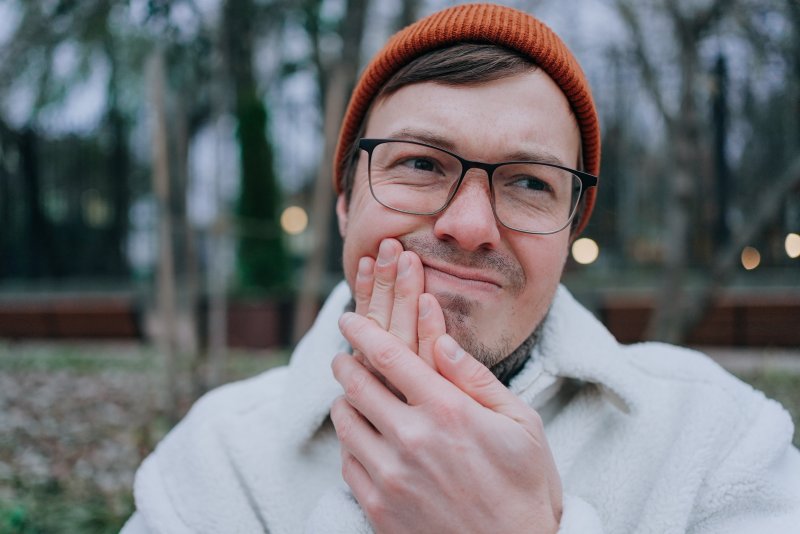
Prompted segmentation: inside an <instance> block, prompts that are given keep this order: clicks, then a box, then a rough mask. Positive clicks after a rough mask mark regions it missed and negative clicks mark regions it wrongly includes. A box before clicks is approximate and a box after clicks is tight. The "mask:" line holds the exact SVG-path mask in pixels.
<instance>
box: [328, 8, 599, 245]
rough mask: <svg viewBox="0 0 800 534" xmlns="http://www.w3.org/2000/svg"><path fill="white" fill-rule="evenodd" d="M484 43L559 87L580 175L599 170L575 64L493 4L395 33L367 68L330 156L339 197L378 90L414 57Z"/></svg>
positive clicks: (560, 47) (584, 88) (547, 37)
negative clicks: (513, 55)
mask: <svg viewBox="0 0 800 534" xmlns="http://www.w3.org/2000/svg"><path fill="white" fill-rule="evenodd" d="M463 42H470V43H489V44H496V45H499V46H503V47H505V48H510V49H512V50H516V51H517V52H519V53H521V54H523V55H524V56H527V57H529V58H530V59H531V60H532V61H533V62H534V63H535V64H536V65H537V66H538V67H539V68H540V69H542V70H543V71H544V72H545V73H547V74H548V75H549V76H550V78H552V79H553V81H554V82H555V83H556V85H558V86H559V88H560V89H561V91H562V92H563V93H564V96H566V98H567V100H568V101H569V103H570V106H571V107H572V111H573V113H574V114H575V117H576V118H577V121H578V126H579V128H580V132H581V143H582V146H581V150H582V155H583V165H584V169H585V170H586V172H588V173H591V174H595V175H596V174H598V171H599V170H600V124H599V122H598V119H597V112H596V111H595V107H594V101H593V100H592V94H591V91H590V89H589V84H588V82H587V81H586V77H585V76H584V74H583V71H582V70H581V68H580V66H579V65H578V61H577V60H576V59H575V57H574V56H573V55H572V53H571V52H570V51H569V50H568V49H567V47H566V45H565V44H564V43H563V41H561V39H560V38H559V37H558V36H557V35H556V34H555V33H553V31H552V30H551V29H550V28H548V27H547V26H545V24H544V23H542V22H541V21H539V20H537V19H535V18H534V17H532V16H531V15H528V14H527V13H523V12H522V11H518V10H516V9H512V8H509V7H504V6H499V5H494V4H465V5H459V6H455V7H451V8H448V9H445V10H442V11H439V12H437V13H434V14H433V15H430V16H428V17H426V18H424V19H422V20H419V21H417V22H415V23H414V24H412V25H410V26H408V27H407V28H405V29H403V30H401V31H399V32H398V33H396V34H395V35H394V36H393V37H392V38H391V39H389V41H388V42H387V43H386V45H385V46H384V47H383V49H382V50H381V51H380V52H378V54H377V55H376V56H375V57H374V58H373V59H372V61H371V62H370V63H369V65H367V68H366V69H365V70H364V73H363V74H362V75H361V79H360V80H359V81H358V84H357V85H356V87H355V89H354V90H353V94H352V96H351V97H350V104H349V105H348V106H347V111H346V112H345V115H344V119H343V121H342V128H341V130H340V131H339V142H338V144H337V146H336V154H335V155H334V176H333V183H334V187H335V188H336V192H337V193H340V192H341V191H342V180H343V172H344V169H345V167H346V158H347V154H348V151H349V149H350V148H351V147H352V146H353V145H354V144H355V143H356V141H357V139H356V135H358V131H359V127H360V126H361V123H362V122H363V121H364V119H365V118H366V117H365V116H366V114H367V112H368V110H369V107H370V105H371V104H372V101H373V100H374V98H375V97H376V96H377V95H378V93H379V92H380V90H381V88H382V87H383V86H384V84H385V83H386V82H387V81H389V79H390V78H391V77H392V76H393V75H394V74H395V73H396V72H397V71H398V70H399V69H400V68H402V67H403V66H405V65H407V64H408V63H410V62H411V61H413V60H414V59H416V58H417V57H419V56H421V55H423V54H425V53H426V52H429V51H431V50H435V49H437V48H444V47H447V46H449V45H453V44H456V43H463ZM596 191H597V188H596V187H592V188H589V189H588V190H587V191H586V192H585V193H584V194H585V197H586V207H585V210H584V212H583V217H582V218H581V221H580V222H579V224H578V228H577V232H576V233H580V232H581V231H582V230H583V228H584V227H585V226H586V223H587V222H588V221H589V215H590V214H591V212H592V208H593V206H594V202H595V195H596Z"/></svg>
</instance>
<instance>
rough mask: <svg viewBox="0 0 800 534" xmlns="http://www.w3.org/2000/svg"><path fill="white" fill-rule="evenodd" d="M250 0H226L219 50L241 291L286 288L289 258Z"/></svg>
mask: <svg viewBox="0 0 800 534" xmlns="http://www.w3.org/2000/svg"><path fill="white" fill-rule="evenodd" d="M257 14H258V9H257V6H256V4H255V2H253V0H226V1H225V3H224V7H223V22H222V25H223V30H222V31H223V50H224V52H225V63H226V65H227V67H228V71H229V73H230V75H231V84H232V87H233V92H234V95H235V96H234V100H235V104H234V107H235V114H236V120H237V123H238V127H237V136H238V139H239V150H240V161H241V173H242V179H241V189H240V192H239V201H238V203H237V214H238V216H239V217H240V221H239V228H240V235H239V243H238V258H239V263H238V272H239V284H240V286H241V289H244V290H250V291H252V290H254V289H256V290H261V291H266V292H271V293H274V292H278V291H285V289H286V286H287V282H288V279H289V272H288V258H287V254H286V250H285V247H284V243H283V236H282V232H281V229H280V221H279V217H280V208H281V191H280V188H279V186H278V181H277V177H276V175H275V169H274V161H273V155H272V146H271V143H270V142H269V140H268V139H267V132H268V114H267V108H266V105H265V104H264V100H263V99H262V97H261V95H260V92H259V90H258V84H257V82H256V79H255V76H254V74H253V60H254V47H255V42H256V36H257V32H260V31H262V30H263V29H262V28H259V27H257V26H256V25H255V22H256V21H257V20H258V19H259V17H258V16H257Z"/></svg>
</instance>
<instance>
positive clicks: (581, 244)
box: [572, 237, 600, 265]
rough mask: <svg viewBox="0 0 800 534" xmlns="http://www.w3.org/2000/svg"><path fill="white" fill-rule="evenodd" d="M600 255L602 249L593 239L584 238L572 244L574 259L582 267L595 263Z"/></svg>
mask: <svg viewBox="0 0 800 534" xmlns="http://www.w3.org/2000/svg"><path fill="white" fill-rule="evenodd" d="M599 255H600V247H598V246H597V243H595V241H594V240H593V239H590V238H588V237H582V238H580V239H578V240H576V241H575V242H574V243H573V244H572V257H573V259H574V260H575V261H577V262H578V263H580V264H581V265H589V264H590V263H594V261H595V260H596V259H597V256H599Z"/></svg>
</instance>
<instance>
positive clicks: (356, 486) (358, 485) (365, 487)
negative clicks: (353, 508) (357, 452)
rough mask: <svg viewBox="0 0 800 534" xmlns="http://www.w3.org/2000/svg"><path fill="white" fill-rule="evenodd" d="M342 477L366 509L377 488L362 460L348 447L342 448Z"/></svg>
mask: <svg viewBox="0 0 800 534" xmlns="http://www.w3.org/2000/svg"><path fill="white" fill-rule="evenodd" d="M342 478H343V479H344V481H345V482H346V483H347V485H348V486H350V491H352V492H353V497H355V498H356V501H358V504H359V505H360V506H361V508H362V509H363V510H366V509H367V502H369V501H368V500H369V499H372V498H374V495H375V492H376V491H377V488H376V487H375V484H374V483H373V482H372V479H371V478H370V476H369V473H368V472H367V470H366V469H365V468H364V466H363V465H361V462H359V461H358V459H357V458H356V457H355V456H353V455H352V454H351V453H350V452H348V451H347V450H346V449H342Z"/></svg>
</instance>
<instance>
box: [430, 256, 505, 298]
mask: <svg viewBox="0 0 800 534" xmlns="http://www.w3.org/2000/svg"><path fill="white" fill-rule="evenodd" d="M422 266H423V268H424V270H425V291H428V292H435V291H436V290H442V289H449V290H451V291H453V290H455V291H460V290H464V291H488V292H493V293H494V292H497V291H498V290H500V289H502V288H503V284H502V281H501V280H500V279H499V278H498V277H493V276H492V275H491V274H490V273H487V272H485V271H478V270H475V269H469V268H465V267H461V266H458V265H452V264H447V263H438V262H430V261H427V260H422ZM441 286H445V287H441Z"/></svg>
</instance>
